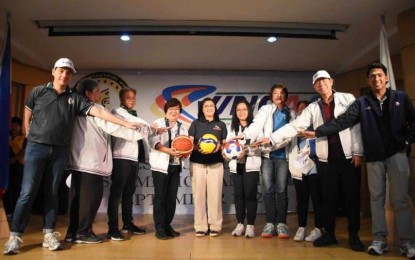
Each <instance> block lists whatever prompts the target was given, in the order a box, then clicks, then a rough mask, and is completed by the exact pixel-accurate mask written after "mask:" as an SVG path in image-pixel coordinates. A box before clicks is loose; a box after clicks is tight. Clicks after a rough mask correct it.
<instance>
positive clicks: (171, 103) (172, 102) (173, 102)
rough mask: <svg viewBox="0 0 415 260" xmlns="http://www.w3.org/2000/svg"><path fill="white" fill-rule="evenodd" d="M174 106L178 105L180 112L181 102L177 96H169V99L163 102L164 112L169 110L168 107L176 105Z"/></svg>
mask: <svg viewBox="0 0 415 260" xmlns="http://www.w3.org/2000/svg"><path fill="white" fill-rule="evenodd" d="M176 106H179V108H180V113H181V112H182V103H181V102H180V101H179V100H178V99H177V98H171V99H169V100H167V101H166V104H164V113H166V112H167V110H169V108H171V107H176Z"/></svg>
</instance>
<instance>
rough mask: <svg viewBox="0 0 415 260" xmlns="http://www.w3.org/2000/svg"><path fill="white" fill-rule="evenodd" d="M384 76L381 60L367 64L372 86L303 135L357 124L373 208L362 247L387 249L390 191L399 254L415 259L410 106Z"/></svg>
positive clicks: (414, 126)
mask: <svg viewBox="0 0 415 260" xmlns="http://www.w3.org/2000/svg"><path fill="white" fill-rule="evenodd" d="M388 80H389V79H388V76H387V69H386V67H385V65H383V64H381V63H372V64H370V65H369V66H368V68H367V83H368V85H369V86H370V87H371V90H372V91H370V92H368V93H366V94H365V95H363V96H361V97H359V98H358V99H357V100H356V102H354V103H353V104H352V105H351V106H350V107H349V108H348V109H347V111H346V112H345V113H344V114H343V115H342V116H340V117H338V118H337V119H335V120H332V121H331V122H329V123H327V124H324V125H322V126H320V127H318V128H317V129H316V130H315V133H314V132H311V133H312V134H311V133H307V135H316V136H318V137H322V136H327V135H332V134H334V133H337V132H339V131H341V130H342V129H344V128H347V127H350V126H353V125H355V124H356V123H359V122H360V123H361V126H362V136H363V140H364V141H363V145H364V149H365V162H366V166H367V176H368V186H369V191H370V208H371V211H372V233H373V242H372V244H371V245H370V246H369V247H368V249H367V252H368V253H369V254H371V255H383V254H384V253H386V252H387V251H388V245H387V241H386V238H387V236H388V228H387V224H386V223H387V222H386V212H385V201H386V194H388V193H389V195H390V204H391V208H392V210H393V213H394V215H395V220H396V221H395V223H396V226H395V227H396V229H397V230H398V234H399V240H400V244H401V249H400V251H401V254H403V255H405V256H406V257H407V258H409V259H414V258H415V230H414V218H413V215H412V209H411V205H410V200H409V196H408V195H409V178H408V176H409V175H410V167H409V162H408V157H407V154H406V152H407V151H408V147H410V144H411V143H414V142H415V107H414V106H413V105H412V101H411V99H410V98H409V97H408V95H407V94H406V93H405V92H403V91H401V90H392V89H390V88H387V87H386V84H387V82H388ZM386 182H388V185H386ZM387 186H389V192H386V187H387Z"/></svg>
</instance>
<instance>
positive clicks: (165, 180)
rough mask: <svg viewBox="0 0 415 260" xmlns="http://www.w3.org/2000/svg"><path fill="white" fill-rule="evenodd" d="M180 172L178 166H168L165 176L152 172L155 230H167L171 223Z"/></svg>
mask: <svg viewBox="0 0 415 260" xmlns="http://www.w3.org/2000/svg"><path fill="white" fill-rule="evenodd" d="M180 170H181V167H180V165H169V168H168V170H167V172H168V173H167V174H166V173H163V172H158V171H152V175H153V182H154V199H153V218H154V226H155V229H156V230H166V229H168V228H169V227H170V224H171V222H172V221H173V218H174V214H175V212H176V198H177V191H178V189H179V182H180Z"/></svg>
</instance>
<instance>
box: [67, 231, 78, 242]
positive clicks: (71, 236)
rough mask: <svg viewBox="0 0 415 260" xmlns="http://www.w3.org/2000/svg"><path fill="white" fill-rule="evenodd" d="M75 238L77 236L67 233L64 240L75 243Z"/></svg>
mask: <svg viewBox="0 0 415 260" xmlns="http://www.w3.org/2000/svg"><path fill="white" fill-rule="evenodd" d="M75 237H76V234H72V233H70V232H67V233H66V236H65V239H64V240H65V242H67V243H73V242H74V241H75Z"/></svg>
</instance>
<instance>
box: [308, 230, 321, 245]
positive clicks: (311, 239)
mask: <svg viewBox="0 0 415 260" xmlns="http://www.w3.org/2000/svg"><path fill="white" fill-rule="evenodd" d="M321 236H322V233H321V230H320V229H319V228H315V229H313V230H312V231H311V232H310V234H308V236H306V237H305V241H307V242H314V241H315V240H317V238H320V237H321Z"/></svg>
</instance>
